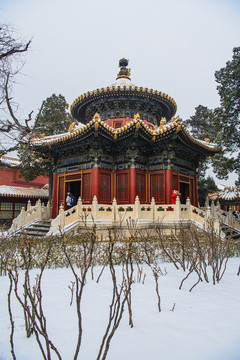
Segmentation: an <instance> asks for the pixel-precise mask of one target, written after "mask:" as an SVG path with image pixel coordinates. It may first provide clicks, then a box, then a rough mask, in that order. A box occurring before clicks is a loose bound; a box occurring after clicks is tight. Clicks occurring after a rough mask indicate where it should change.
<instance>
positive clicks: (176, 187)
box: [172, 174, 178, 190]
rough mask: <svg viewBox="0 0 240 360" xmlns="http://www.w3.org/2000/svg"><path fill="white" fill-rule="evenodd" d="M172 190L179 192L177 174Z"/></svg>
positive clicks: (173, 180)
mask: <svg viewBox="0 0 240 360" xmlns="http://www.w3.org/2000/svg"><path fill="white" fill-rule="evenodd" d="M172 189H173V190H178V176H177V175H175V174H173V176H172Z"/></svg>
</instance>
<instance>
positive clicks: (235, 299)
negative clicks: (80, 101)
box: [0, 258, 240, 360]
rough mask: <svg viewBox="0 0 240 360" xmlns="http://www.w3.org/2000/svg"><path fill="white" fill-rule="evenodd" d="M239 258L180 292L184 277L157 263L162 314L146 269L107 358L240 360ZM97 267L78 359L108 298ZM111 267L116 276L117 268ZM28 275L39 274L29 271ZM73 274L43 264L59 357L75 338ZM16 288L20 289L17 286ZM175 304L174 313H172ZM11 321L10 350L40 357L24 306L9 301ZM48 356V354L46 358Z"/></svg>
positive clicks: (1, 336)
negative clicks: (219, 274)
mask: <svg viewBox="0 0 240 360" xmlns="http://www.w3.org/2000/svg"><path fill="white" fill-rule="evenodd" d="M239 263H240V258H233V259H230V260H229V263H228V266H227V271H226V273H225V275H224V277H223V279H222V280H221V282H220V283H219V284H217V285H212V284H210V283H209V284H207V283H206V282H202V283H200V284H199V285H198V286H197V287H195V288H194V289H193V291H192V292H191V293H190V292H189V288H190V287H191V286H192V285H193V284H194V278H193V277H190V279H188V280H187V281H186V282H185V283H184V285H183V288H182V290H179V289H178V287H179V284H180V282H181V279H182V278H183V277H184V273H183V271H182V270H176V269H175V268H174V266H173V265H172V264H170V263H164V264H162V266H161V267H162V269H164V268H166V271H167V274H166V275H165V276H161V277H160V278H159V291H160V295H161V307H162V311H161V313H159V312H158V309H157V298H156V293H155V284H154V280H153V276H152V274H151V270H150V269H149V268H147V267H144V272H145V273H146V274H147V276H146V279H145V283H144V284H142V283H137V282H135V283H134V284H133V288H132V302H133V322H134V327H133V328H130V327H129V325H128V312H127V309H126V311H125V313H124V316H123V318H122V321H121V323H120V326H119V328H118V329H117V332H116V333H115V335H114V337H113V340H112V342H111V345H110V350H109V353H108V356H107V359H109V360H123V359H124V360H146V359H147V360H159V359H163V360H176V359H177V360H239V359H240V341H239V333H240V276H237V270H238V266H239ZM100 270H101V267H99V266H97V267H96V268H95V269H94V280H92V279H91V277H90V274H89V278H88V281H87V285H86V287H85V290H84V291H85V293H84V297H83V308H82V311H83V328H84V333H83V342H82V347H81V350H80V355H79V359H81V360H95V359H96V357H97V353H98V349H99V346H100V343H101V339H102V336H103V332H104V329H105V326H106V323H107V318H108V311H109V306H108V305H109V304H110V300H111V299H110V298H111V291H112V285H111V279H110V275H109V270H108V269H105V271H104V273H103V275H102V277H101V279H100V282H99V283H96V279H97V276H98V274H99V273H100ZM117 271H119V274H120V271H121V269H120V267H118V269H117ZM31 273H32V276H35V275H36V273H38V270H37V269H34V270H32V271H31ZM72 280H74V279H73V275H72V273H71V270H70V269H47V270H45V272H44V275H43V297H44V302H43V305H44V309H45V312H46V315H47V321H48V322H47V326H48V329H49V335H50V338H51V339H52V341H53V343H54V344H55V345H56V346H57V348H58V350H59V351H60V353H61V355H62V358H63V359H64V360H71V359H73V353H74V349H75V344H76V332H77V330H76V329H77V318H76V313H75V311H76V309H75V303H73V305H72V306H70V305H69V303H70V298H71V294H70V290H69V288H68V285H70V282H71V281H72ZM8 286H9V280H8V277H0V289H1V292H0V319H1V322H0V359H1V360H8V359H12V357H11V354H10V345H9V334H10V322H9V316H8V309H7V292H8ZM19 288H20V287H19ZM174 303H175V309H174V311H171V310H172V308H173V305H174ZM12 309H13V317H14V321H15V333H14V342H15V352H16V358H17V359H18V360H33V359H34V360H38V359H42V356H41V354H40V350H39V349H38V347H37V345H36V341H35V338H34V336H32V337H31V338H29V339H27V338H26V336H25V329H24V318H23V312H22V310H21V308H20V307H19V305H18V303H17V301H16V300H15V299H13V300H12ZM53 359H55V357H53Z"/></svg>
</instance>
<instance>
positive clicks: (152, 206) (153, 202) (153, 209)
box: [151, 197, 156, 222]
mask: <svg viewBox="0 0 240 360" xmlns="http://www.w3.org/2000/svg"><path fill="white" fill-rule="evenodd" d="M155 207H156V203H155V199H154V197H152V200H151V210H152V222H154V221H155Z"/></svg>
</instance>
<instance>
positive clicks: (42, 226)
mask: <svg viewBox="0 0 240 360" xmlns="http://www.w3.org/2000/svg"><path fill="white" fill-rule="evenodd" d="M51 222H52V220H51V219H50V220H41V221H40V220H39V221H34V222H32V223H30V224H29V225H28V226H26V227H25V228H24V231H25V232H26V233H27V235H29V236H37V237H40V236H46V234H47V233H48V231H49V229H50V226H51Z"/></svg>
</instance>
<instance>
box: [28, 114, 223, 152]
mask: <svg viewBox="0 0 240 360" xmlns="http://www.w3.org/2000/svg"><path fill="white" fill-rule="evenodd" d="M136 133H137V134H138V136H139V137H142V138H144V139H146V140H147V141H150V142H152V143H157V142H162V141H164V140H165V139H166V138H168V137H172V136H174V135H177V137H178V138H179V139H180V141H181V142H182V143H184V144H186V145H187V146H190V147H195V148H196V147H197V148H198V149H199V150H203V151H204V152H206V153H207V154H209V155H210V154H212V153H215V152H218V148H217V144H215V143H211V142H210V141H209V140H208V139H206V140H205V141H203V140H198V139H195V138H194V137H193V136H192V135H191V134H190V133H189V132H188V130H187V129H186V128H185V126H184V124H183V123H182V121H181V119H180V118H179V117H173V118H172V119H171V121H170V122H168V123H165V122H164V121H163V122H161V124H160V126H159V127H155V128H154V129H153V128H151V127H149V126H148V125H147V124H146V123H145V122H144V121H143V120H141V119H140V117H139V115H138V114H136V115H135V117H134V119H130V120H129V122H128V123H127V124H125V125H124V126H123V127H120V128H117V129H114V128H112V127H111V126H109V125H107V124H106V122H104V121H101V119H100V116H99V114H95V116H94V118H93V119H92V120H91V121H90V122H89V123H87V124H86V125H83V124H79V125H77V126H75V124H74V123H73V124H72V125H71V126H70V128H69V131H68V132H66V133H63V134H59V135H53V136H46V137H42V138H35V139H33V140H32V144H33V145H34V146H35V147H36V148H41V149H42V150H44V151H48V150H50V149H51V148H52V149H53V148H59V147H62V146H65V145H66V144H68V143H72V142H76V141H77V142H79V141H82V140H84V139H85V138H87V137H89V136H91V135H93V134H94V136H98V135H101V136H103V137H106V138H108V139H109V140H111V141H120V140H122V139H126V138H128V137H130V136H132V135H133V134H136Z"/></svg>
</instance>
